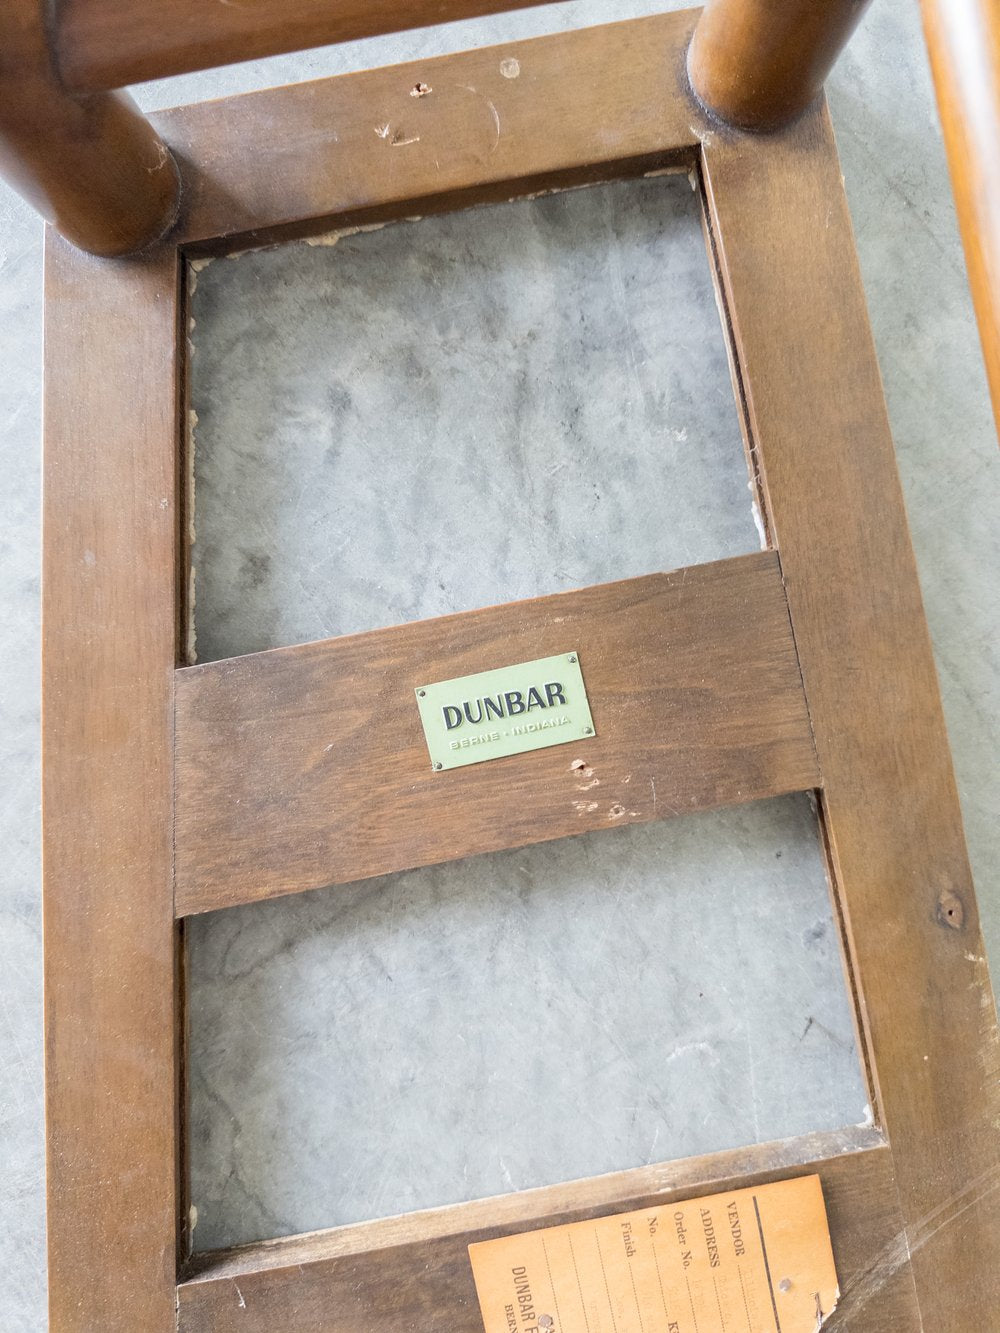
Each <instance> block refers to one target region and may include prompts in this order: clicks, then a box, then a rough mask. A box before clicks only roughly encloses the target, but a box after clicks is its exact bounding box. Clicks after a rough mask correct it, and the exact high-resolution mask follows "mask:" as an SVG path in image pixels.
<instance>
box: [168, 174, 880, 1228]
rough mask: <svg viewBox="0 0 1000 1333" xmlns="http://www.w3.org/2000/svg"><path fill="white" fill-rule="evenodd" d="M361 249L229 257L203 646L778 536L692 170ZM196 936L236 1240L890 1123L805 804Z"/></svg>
mask: <svg viewBox="0 0 1000 1333" xmlns="http://www.w3.org/2000/svg"><path fill="white" fill-rule="evenodd" d="M328 239H329V241H331V242H333V243H332V244H327V245H322V246H316V245H313V246H310V245H308V244H298V245H290V246H283V247H279V248H276V249H270V250H267V251H262V252H257V253H254V254H247V255H243V256H241V257H239V258H237V259H235V260H219V261H216V262H215V263H212V264H210V265H209V266H208V267H206V268H204V269H203V270H202V271H201V273H200V274H199V276H198V281H197V287H196V291H195V295H194V299H193V301H192V307H191V309H192V315H193V319H194V327H193V332H192V341H193V346H194V356H193V361H192V366H193V373H192V397H191V401H192V405H193V407H194V409H195V411H196V412H197V416H198V421H197V427H196V430H195V437H194V438H195V474H196V480H195V497H196V499H195V525H196V531H197V541H196V545H195V549H194V562H195V566H196V568H197V570H198V579H197V585H196V586H197V612H196V624H197V628H198V643H199V658H201V659H205V658H211V657H219V656H223V655H229V654H232V653H238V652H250V651H254V650H256V649H261V648H270V647H274V646H277V645H279V644H282V643H290V642H296V641H299V640H303V639H308V638H317V637H321V636H326V635H330V634H337V633H345V632H350V631H353V630H359V629H368V628H371V627H373V626H380V625H385V624H389V623H395V622H397V621H401V620H411V619H417V618H423V617H426V616H430V615H437V614H440V613H443V612H448V611H457V610H463V609H467V608H470V607H473V606H480V605H483V604H489V603H492V602H499V601H507V600H514V599H516V598H521V597H528V596H532V595H535V594H538V593H546V592H555V591H559V590H562V589H564V588H569V587H578V586H581V585H585V584H590V583H596V582H601V581H604V580H607V579H612V578H620V577H624V576H628V575H634V574H643V573H649V572H651V571H653V570H658V569H665V568H672V567H675V566H678V565H685V564H693V563H697V562H700V561H705V560H710V559H714V558H718V557H723V556H729V555H738V554H741V553H744V552H747V551H751V550H755V549H757V547H758V545H759V542H758V537H757V533H756V530H755V527H754V522H753V519H752V516H751V502H750V495H749V490H748V484H747V471H746V465H745V462H744V459H743V451H742V446H741V444H740V437H739V426H738V422H737V417H736V408H735V402H734V398H733V392H732V389H731V386H730V382H729V374H728V368H727V363H726V353H725V344H724V341H723V337H722V330H721V327H720V323H719V316H718V313H717V310H716V305H715V298H714V294H713V289H712V283H711V278H710V275H709V270H708V262H707V258H706V254H705V244H704V240H703V237H702V230H701V223H700V218H699V210H698V205H697V201H696V198H695V196H694V194H693V193H692V191H691V187H690V184H689V182H688V180H687V178H686V177H685V176H683V175H682V176H677V175H673V176H669V177H662V176H658V177H655V178H653V179H648V180H640V181H635V182H630V183H627V184H614V185H607V186H602V187H598V188H591V189H586V190H576V191H572V192H569V193H564V194H560V195H554V196H548V197H545V198H540V199H534V200H528V201H522V202H518V203H514V204H506V205H500V206H493V207H489V208H480V209H476V210H473V211H471V212H466V213H459V214H453V215H450V216H445V217H433V218H430V219H426V220H424V221H419V222H413V223H407V224H402V225H395V226H390V227H385V228H382V229H380V230H377V231H371V232H367V233H360V234H356V235H348V236H343V237H340V238H337V237H336V236H335V235H334V236H331V237H330V238H328ZM493 665H495V666H502V665H503V663H502V662H496V663H493ZM418 674H419V672H418ZM358 688H359V689H363V688H364V681H363V680H360V681H359V682H358ZM567 762H568V761H567ZM497 782H498V788H497V799H498V802H500V806H499V812H498V817H502V802H503V774H502V770H498V772H497ZM190 932H191V933H190V939H191V942H192V953H191V967H190V972H189V975H190V977H191V988H192V989H191V1003H190V1010H189V1014H190V1024H191V1086H192V1174H193V1179H192V1197H193V1199H194V1202H195V1204H196V1206H197V1208H198V1218H199V1225H198V1228H197V1231H196V1235H195V1239H196V1243H197V1244H198V1245H199V1246H200V1247H209V1248H210V1247H214V1246H217V1245H222V1244H231V1243H234V1242H239V1241H245V1240H252V1239H255V1238H258V1237H263V1236H267V1235H271V1234H275V1233H276V1232H288V1231H302V1230H309V1229H312V1228H315V1227H321V1226H329V1225H332V1224H335V1223H339V1222H353V1221H358V1220H361V1219H364V1218H368V1217H375V1216H379V1215H382V1214H385V1213H393V1212H397V1211H400V1210H402V1209H407V1208H421V1207H429V1206H434V1205H437V1204H442V1203H449V1202H454V1201H456V1200H460V1199H467V1198H475V1197H479V1196H482V1195H486V1194H494V1193H499V1192H501V1191H504V1190H508V1189H521V1188H525V1187H528V1186H532V1185H540V1184H547V1183H550V1182H554V1181H557V1180H565V1179H572V1178H574V1177H577V1176H583V1175H596V1174H598V1173H600V1172H604V1171H611V1170H615V1169H619V1168H622V1167H628V1166H635V1165H639V1164H642V1163H646V1162H648V1161H651V1160H653V1161H655V1160H662V1159H669V1158H673V1157H682V1156H687V1155H690V1154H693V1153H700V1152H707V1151H711V1150H714V1149H718V1148H723V1147H732V1146H737V1145H739V1144H742V1143H748V1142H758V1141H761V1140H766V1139H776V1138H782V1137H785V1136H786V1135H790V1134H796V1133H804V1132H808V1131H809V1130H814V1129H826V1128H838V1127H840V1126H841V1125H844V1124H849V1123H853V1122H857V1121H859V1120H862V1119H863V1118H864V1115H865V1100H866V1094H865V1091H864V1087H863V1082H862V1078H861V1074H860V1069H859V1065H858V1060H857V1056H856V1052H855V1049H854V1043H853V1037H852V1032H851V1018H850V1011H849V1006H848V1004H847V1000H846V996H845V992H844V988H843V985H842V983H841V979H840V963H839V959H838V956H837V948H836V938H835V932H834V930H833V927H832V922H831V914H830V908H829V905H828V902H827V893H826V882H825V876H824V872H823V868H822V865H821V863H820V857H819V852H818V846H817V840H816V831H815V821H814V819H813V817H812V815H811V812H810V810H809V807H808V804H807V802H806V800H805V798H799V799H798V800H796V799H793V798H789V799H788V800H786V801H775V802H770V803H767V804H762V805H759V806H755V807H748V808H746V809H743V810H740V811H733V812H729V813H725V814H722V813H720V814H717V815H712V816H707V817H702V818H689V819H687V820H684V821H681V822H680V824H678V825H677V826H674V827H669V826H664V827H658V828H652V829H646V828H644V829H638V828H634V829H630V830H627V831H625V832H624V833H623V835H622V836H621V837H618V836H616V835H614V834H608V835H603V836H601V835H597V836H590V837H587V838H582V839H579V840H576V839H574V840H571V841H569V842H564V843H557V844H555V845H547V846H544V847H536V848H530V849H526V850H523V851H519V852H512V853H510V854H507V855H503V856H496V857H489V858H481V859H477V860H471V861H468V862H466V863H465V864H461V865H453V866H447V867H443V868H439V869H432V870H424V871H420V872H415V873H412V874H408V875H402V876H399V877H397V878H395V879H393V878H389V879H387V880H383V881H379V882H376V883H372V884H362V885H358V886H354V887H351V888H348V889H343V888H338V889H331V890H328V891H326V892H321V893H318V894H315V895H312V896H310V897H308V898H306V899H299V900H294V899H287V900H284V901H279V902H275V903H271V904H269V905H268V906H266V907H255V908H252V909H244V910H236V911H233V912H229V913H218V914H213V915H212V916H210V917H207V918H204V919H198V920H195V921H193V922H192V923H191V925H190Z"/></svg>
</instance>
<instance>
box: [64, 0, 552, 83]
mask: <svg viewBox="0 0 1000 1333" xmlns="http://www.w3.org/2000/svg"><path fill="white" fill-rule="evenodd" d="M550 3H552V0H393V2H392V4H386V3H381V4H372V3H371V0H254V3H250V4H238V5H235V4H226V5H218V4H214V5H207V4H205V2H204V0H158V3H157V4H155V5H146V4H136V3H135V0H61V2H60V4H59V5H58V6H57V7H56V16H55V18H56V27H55V42H56V47H57V50H58V51H59V70H60V73H61V75H62V78H63V80H64V81H65V83H66V85H67V87H70V88H74V89H77V90H79V91H87V92H93V91H95V90H96V89H101V88H124V87H126V86H127V85H128V84H132V83H142V82H144V81H145V80H147V79H162V78H164V77H165V76H167V75H170V74H188V73H190V72H191V71H192V70H197V69H214V68H215V67H216V66H217V65H229V64H233V63H234V62H236V61H240V60H259V59H261V58H262V57H264V56H274V55H281V54H283V53H285V52H288V51H304V50H305V49H306V48H308V47H310V46H325V45H327V44H328V43H331V42H351V41H356V40H357V39H358V38H359V37H374V36H377V35H378V34H380V33H387V32H402V31H403V30H405V29H407V28H423V27H428V26H430V25H432V24H438V23H450V22H454V21H455V20H456V19H467V18H478V17H481V16H482V15H484V14H499V13H503V12H504V11H506V10H511V9H523V8H525V7H526V6H528V5H537V4H550Z"/></svg>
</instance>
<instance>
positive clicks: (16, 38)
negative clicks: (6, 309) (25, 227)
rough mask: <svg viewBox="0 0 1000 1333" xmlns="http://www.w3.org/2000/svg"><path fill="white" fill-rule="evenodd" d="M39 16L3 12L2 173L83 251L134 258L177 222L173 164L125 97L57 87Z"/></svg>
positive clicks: (33, 3)
mask: <svg viewBox="0 0 1000 1333" xmlns="http://www.w3.org/2000/svg"><path fill="white" fill-rule="evenodd" d="M44 8H45V5H44V3H42V2H41V0H3V3H2V4H0V174H2V175H3V176H4V177H5V178H6V179H7V180H8V181H9V182H10V184H11V185H13V187H14V188H15V189H16V190H18V191H19V193H20V194H22V195H23V196H24V197H25V199H27V200H28V202H29V203H30V204H32V205H33V207H35V208H37V209H38V211H39V212H40V213H41V214H42V216H43V217H45V218H47V219H48V220H49V221H50V222H51V223H53V225H54V226H55V227H56V228H57V229H58V230H59V231H60V232H61V233H62V235H63V236H65V237H66V238H67V240H69V241H72V242H73V244H74V245H77V246H79V247H80V248H81V249H82V250H89V251H90V252H91V253H93V254H98V255H121V254H128V253H130V252H132V251H136V250H141V249H142V248H143V247H144V246H146V245H148V244H149V243H150V242H152V241H154V240H156V239H157V238H158V237H159V236H161V235H163V233H164V232H166V231H167V230H168V229H169V227H170V225H171V223H172V222H173V220H174V218H175V217H176V214H177V206H178V196H179V189H180V183H179V177H178V173H177V167H176V164H175V163H174V160H173V158H172V157H171V156H170V153H169V151H168V150H167V148H166V146H165V144H164V143H163V142H162V140H161V139H160V137H159V136H158V135H157V133H156V131H155V130H154V129H153V127H152V125H150V124H149V122H148V121H147V120H146V119H145V118H144V117H143V115H142V113H141V112H140V111H139V109H138V107H137V106H136V105H135V103H134V102H133V101H132V99H131V97H129V96H128V94H127V93H94V94H89V95H87V96H83V97H74V96H73V95H72V94H70V93H68V92H67V91H66V90H65V89H64V88H63V87H62V85H61V84H60V82H59V79H58V76H57V74H56V72H55V69H54V67H53V63H52V59H51V55H50V51H49V46H48V41H47V39H46V34H45V22H44V15H43V11H44Z"/></svg>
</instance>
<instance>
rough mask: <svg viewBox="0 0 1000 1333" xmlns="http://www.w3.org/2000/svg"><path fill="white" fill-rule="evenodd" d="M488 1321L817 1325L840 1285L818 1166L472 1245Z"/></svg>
mask: <svg viewBox="0 0 1000 1333" xmlns="http://www.w3.org/2000/svg"><path fill="white" fill-rule="evenodd" d="M469 1258H470V1260H471V1262H472V1272H473V1275H474V1277H475V1280H476V1290H477V1292H478V1294H479V1304H480V1307H481V1309H482V1314H483V1323H484V1325H485V1328H486V1333H815V1330H817V1329H818V1328H819V1327H820V1325H821V1324H822V1322H823V1320H824V1318H825V1317H826V1316H827V1315H829V1314H830V1313H831V1312H832V1311H833V1309H834V1307H835V1306H836V1303H837V1299H838V1296H839V1294H840V1292H839V1288H838V1286H837V1273H836V1269H835V1267H834V1262H833V1250H832V1248H831V1245H830V1232H829V1227H828V1225H827V1220H826V1209H825V1207H824V1204H823V1191H822V1187H821V1184H820V1179H819V1176H803V1177H800V1178H799V1179H796V1180H784V1181H779V1182H777V1183H775V1184H770V1185H758V1186H755V1187H754V1188H752V1189H737V1190H730V1191H729V1192H728V1193H725V1194H710V1195H707V1196H706V1197H704V1198H700V1199H686V1200H685V1201H684V1202H683V1203H667V1204H663V1205H660V1206H655V1207H651V1208H644V1209H641V1210H640V1211H638V1212H634V1213H619V1214H618V1215H616V1216H612V1217H599V1218H596V1219H595V1220H593V1221H590V1222H573V1223H570V1224H569V1225H567V1226H558V1227H549V1228H547V1229H545V1230H540V1231H528V1232H523V1233H522V1234H520V1235H517V1236H504V1237H502V1238H501V1239H499V1240H488V1241H481V1242H479V1243H478V1244H475V1245H470V1246H469Z"/></svg>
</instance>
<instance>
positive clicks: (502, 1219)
mask: <svg viewBox="0 0 1000 1333" xmlns="http://www.w3.org/2000/svg"><path fill="white" fill-rule="evenodd" d="M877 1143H878V1137H877V1135H876V1134H874V1133H873V1132H872V1131H870V1130H868V1131H866V1130H846V1131H842V1132H840V1133H838V1134H816V1135H808V1136H805V1137H803V1138H801V1139H793V1140H788V1141H786V1142H784V1143H773V1144H764V1145H761V1146H759V1147H751V1148H744V1149H740V1150H738V1151H736V1152H727V1153H717V1154H713V1155H710V1156H706V1157H698V1158H689V1159H687V1160H686V1161H683V1162H667V1163H661V1164H658V1165H656V1166H647V1167H640V1168H638V1169H637V1170H634V1171H624V1172H619V1173H616V1174H613V1175H608V1176H600V1177H596V1178H595V1179H593V1180H586V1181H575V1182H573V1183H571V1184H568V1185H556V1186H551V1187H548V1188H545V1189H538V1190H527V1191H523V1192H522V1193H520V1194H513V1195H506V1196H503V1197H501V1198H498V1199H485V1200H482V1201H481V1202H477V1203H470V1204H461V1205H459V1206H457V1207H451V1208H441V1209H437V1210H435V1211H433V1212H428V1213H420V1214H412V1215H411V1216H409V1217H402V1218H391V1219H388V1220H386V1221H384V1222H372V1223H367V1224H364V1225H362V1226H355V1227H343V1228H338V1229H337V1230H334V1231H327V1232H316V1233H313V1234H312V1235H308V1236H291V1237H288V1238H286V1239H284V1240H279V1241H271V1242H268V1243H267V1244H263V1245H251V1246H246V1247H244V1248H242V1249H240V1250H233V1251H229V1252H220V1253H218V1254H209V1255H202V1256H198V1258H197V1260H196V1261H195V1264H194V1265H193V1268H192V1274H191V1276H190V1277H188V1278H187V1280H185V1281H183V1282H182V1283H181V1285H180V1286H179V1288H178V1297H179V1312H180V1319H179V1329H180V1333H209V1331H211V1333H229V1330H233V1331H234V1333H236V1331H237V1330H242V1331H243V1333H257V1331H258V1330H259V1331H260V1333H264V1330H268V1333H269V1331H270V1330H271V1329H274V1328H281V1327H294V1328H295V1329H296V1330H297V1333H320V1330H322V1331H323V1333H326V1331H327V1330H334V1329H340V1328H355V1329H358V1330H363V1331H364V1333H404V1330H405V1331H406V1333H409V1331H410V1330H413V1329H421V1330H423V1329H431V1328H436V1327H441V1326H442V1325H445V1326H446V1327H447V1328H449V1329H451V1330H454V1333H482V1319H481V1317H480V1314H479V1307H478V1304H477V1301H476V1295H475V1288H474V1286H473V1281H472V1270H471V1267H470V1265H469V1258H468V1246H469V1244H470V1243H472V1242H473V1241H478V1240H487V1239H490V1238H492V1237H495V1236H500V1235H509V1234H512V1233H516V1232H518V1231H526V1230H532V1229H534V1228H536V1227H544V1226H553V1225H558V1224H560V1223H564V1222H575V1221H582V1220H584V1219H586V1218H589V1217H596V1216H600V1215H602V1214H607V1213H612V1212H626V1211H630V1210H632V1209H636V1208H644V1207H651V1206H656V1205H662V1204H664V1203H666V1202H670V1201H673V1200H678V1201H680V1200H682V1199H685V1198H692V1197H695V1196H697V1195H699V1194H702V1193H711V1192H714V1191H723V1190H725V1189H727V1188H729V1187H732V1186H735V1185H739V1186H746V1185H750V1184H754V1183H758V1182H763V1181H765V1180H780V1179H786V1178H788V1177H789V1176H795V1175H804V1174H808V1173H810V1172H812V1171H817V1172H818V1173H819V1174H820V1176H821V1177H822V1180H823V1191H824V1196H825V1199H826V1205H827V1210H828V1214H829V1218H830V1224H831V1232H832V1235H833V1238H834V1253H835V1258H836V1263H837V1272H838V1276H839V1278H840V1283H841V1288H842V1293H843V1294H842V1299H841V1303H840V1306H839V1308H838V1312H837V1314H835V1315H834V1316H833V1318H832V1319H830V1320H829V1321H828V1322H827V1323H826V1324H824V1328H828V1329H847V1328H851V1329H864V1330H865V1333H914V1330H916V1329H917V1328H919V1327H920V1325H919V1315H918V1314H917V1311H916V1305H915V1300H914V1292H913V1283H912V1280H911V1278H910V1275H909V1272H908V1269H907V1266H906V1254H905V1249H904V1248H903V1247H902V1245H901V1243H900V1239H899V1232H900V1221H899V1213H898V1205H897V1203H896V1200H895V1198H894V1193H893V1184H892V1162H891V1156H890V1154H889V1152H888V1150H887V1149H886V1148H885V1147H881V1146H876V1145H877Z"/></svg>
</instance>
